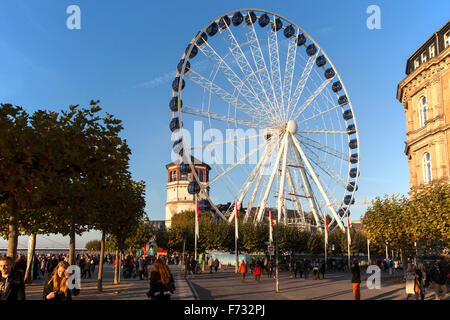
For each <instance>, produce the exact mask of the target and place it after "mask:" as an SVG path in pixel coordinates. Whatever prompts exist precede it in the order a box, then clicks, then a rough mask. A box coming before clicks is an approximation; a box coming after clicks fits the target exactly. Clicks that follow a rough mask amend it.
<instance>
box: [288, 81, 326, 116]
mask: <svg viewBox="0 0 450 320" xmlns="http://www.w3.org/2000/svg"><path fill="white" fill-rule="evenodd" d="M332 80H333V78H330V79H327V80H325V81H324V82H322V84H321V85H320V86H319V87H318V88H317V89H316V90H315V91H314V93H313V94H312V95H311V96H310V97H309V98H308V99H306V101H305V102H304V103H303V104H302V105H301V106H300V107H299V108H298V110H297V111H295V108H296V105H293V109H292V119H294V120H295V119H297V118H298V116H299V115H300V114H301V113H302V112H303V111H304V110H305V109H306V108H307V107H308V106H309V105H310V104H311V102H313V101H314V99H316V98H317V96H318V95H319V94H320V93H321V92H322V91H323V89H325V87H326V86H327V85H328V84H330V83H331V81H332Z"/></svg>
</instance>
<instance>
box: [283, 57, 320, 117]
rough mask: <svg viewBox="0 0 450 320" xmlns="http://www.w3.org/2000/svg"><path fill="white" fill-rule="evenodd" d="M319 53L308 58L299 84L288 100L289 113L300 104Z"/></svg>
mask: <svg viewBox="0 0 450 320" xmlns="http://www.w3.org/2000/svg"><path fill="white" fill-rule="evenodd" d="M318 54H319V53H318V52H317V53H316V54H315V55H312V56H310V57H309V58H308V61H307V63H306V66H305V68H304V69H303V72H302V75H301V76H300V79H299V80H298V82H297V86H296V87H295V90H294V93H293V94H292V97H291V98H290V99H289V101H288V107H287V110H288V115H290V114H291V108H292V109H294V108H295V106H296V105H297V104H298V101H299V100H300V97H301V95H302V93H303V90H304V89H305V85H306V82H307V81H308V79H309V76H310V75H311V71H312V69H313V66H314V62H315V61H316V58H317V55H318ZM289 119H291V118H289Z"/></svg>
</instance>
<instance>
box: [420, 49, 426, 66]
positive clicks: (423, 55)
mask: <svg viewBox="0 0 450 320" xmlns="http://www.w3.org/2000/svg"><path fill="white" fill-rule="evenodd" d="M421 57H422V63H425V62H427V52H426V51H425V52H423V53H422V55H421Z"/></svg>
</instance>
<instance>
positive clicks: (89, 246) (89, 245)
mask: <svg viewBox="0 0 450 320" xmlns="http://www.w3.org/2000/svg"><path fill="white" fill-rule="evenodd" d="M84 247H85V248H86V250H89V251H100V247H101V241H100V240H90V241H88V242H86V244H85V246H84Z"/></svg>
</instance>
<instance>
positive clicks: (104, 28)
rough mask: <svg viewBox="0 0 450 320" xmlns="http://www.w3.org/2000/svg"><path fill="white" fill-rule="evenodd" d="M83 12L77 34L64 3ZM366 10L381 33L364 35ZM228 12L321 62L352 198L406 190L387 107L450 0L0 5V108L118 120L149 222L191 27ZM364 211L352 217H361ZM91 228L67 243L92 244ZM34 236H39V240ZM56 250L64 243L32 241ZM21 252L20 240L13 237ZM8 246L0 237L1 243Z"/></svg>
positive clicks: (18, 0) (393, 107)
mask: <svg viewBox="0 0 450 320" xmlns="http://www.w3.org/2000/svg"><path fill="white" fill-rule="evenodd" d="M72 4H76V5H78V6H79V7H80V9H81V30H69V29H68V28H67V27H66V20H67V18H68V17H69V14H67V13H66V8H67V7H68V6H69V5H72ZM369 5H378V6H379V7H380V9H381V29H380V30H369V29H368V28H367V26H366V20H367V18H368V17H369V14H367V13H366V9H367V7H368V6H369ZM238 8H260V9H265V10H270V11H273V12H276V13H278V14H280V15H282V16H284V17H286V18H288V19H290V20H292V21H294V22H295V23H296V24H298V25H299V26H300V27H302V28H303V29H304V30H305V31H306V32H307V33H308V34H309V35H310V36H312V37H313V38H314V39H315V40H316V41H317V42H318V43H319V44H320V46H321V47H322V48H323V49H324V50H325V52H326V53H327V55H328V56H329V57H330V58H331V60H332V61H333V63H334V65H335V66H336V68H337V71H338V72H339V74H340V76H341V77H342V79H343V81H344V83H345V85H346V88H347V90H348V93H349V95H350V98H351V100H352V104H353V108H354V111H355V116H356V119H357V122H358V128H359V136H360V152H361V165H360V170H361V176H360V184H359V190H358V193H357V197H356V201H363V200H364V198H367V200H368V201H370V200H371V199H372V198H374V197H375V196H378V195H384V194H386V193H387V194H393V193H402V194H405V195H406V194H407V193H408V190H409V177H408V163H407V158H406V156H405V154H404V153H403V151H404V141H405V139H406V132H405V115H404V111H403V107H402V105H401V104H400V102H398V101H397V100H396V98H395V97H396V89H397V84H398V83H399V82H400V81H401V80H402V79H403V78H404V77H405V73H404V71H405V63H406V59H407V58H408V57H409V56H410V55H411V54H412V53H413V52H414V51H415V50H416V49H417V48H418V47H419V46H420V45H421V44H422V43H423V42H424V41H425V40H427V39H428V38H429V37H430V36H431V35H432V33H433V32H435V31H436V30H438V29H439V28H440V27H442V26H443V25H444V24H445V23H446V22H447V20H448V19H449V12H450V2H449V1H433V2H432V3H430V2H427V1H400V0H398V1H378V0H375V1H359V0H358V1H357V0H353V1H302V0H296V1H290V0H285V1H273V0H271V1H267V0H265V1H264V0H258V1H235V0H229V1H177V0H172V1H143V0H142V1H139V0H129V1H103V0H96V1H88V0H86V1H76V0H71V1H66V0H41V1H31V0H29V1H26V0H15V1H5V0H2V1H0V101H1V102H2V103H12V104H15V105H20V106H22V107H24V108H25V109H26V110H27V111H29V112H30V113H31V112H33V111H34V110H36V109H38V108H45V109H51V110H61V109H63V108H67V107H68V106H69V105H71V104H80V105H88V103H89V101H90V100H91V99H99V100H101V106H102V107H103V108H104V110H105V111H106V112H108V113H111V114H114V115H115V116H116V117H117V118H119V119H121V120H123V123H124V127H125V130H124V131H123V137H125V138H126V139H127V141H128V143H129V145H130V147H131V150H132V152H133V155H132V157H131V171H132V174H133V178H134V179H138V180H140V179H142V180H145V181H146V184H147V196H146V200H147V211H148V214H149V217H150V219H152V220H161V219H164V203H165V200H166V190H165V185H166V182H167V172H166V169H165V167H164V165H165V164H167V163H169V162H170V147H171V145H172V142H171V137H170V131H169V129H168V124H169V121H170V113H169V109H168V107H167V105H168V101H169V99H170V94H171V88H170V84H171V81H172V78H173V74H174V72H175V68H176V65H177V63H178V60H179V58H180V56H181V54H182V52H183V50H184V49H185V47H186V45H187V43H188V42H189V41H190V40H191V39H192V37H194V36H195V35H196V33H197V31H198V30H200V29H201V28H203V27H204V26H205V25H207V24H208V23H209V22H210V21H211V20H213V19H214V18H216V17H217V16H220V15H222V14H223V13H226V12H228V11H231V10H234V9H238ZM364 208H365V206H360V208H355V209H353V210H352V218H353V219H359V216H360V215H361V214H363V213H364ZM97 237H98V234H97V233H90V234H89V235H88V236H85V237H83V239H82V240H81V241H79V242H78V243H77V247H80V246H83V245H84V242H85V240H87V239H91V238H97ZM38 239H39V238H38ZM39 241H40V240H38V246H52V245H55V246H56V242H54V241H57V242H58V243H66V242H67V245H68V241H66V240H65V239H63V238H62V237H54V238H52V241H53V243H52V242H51V241H50V242H49V241H47V242H46V241H44V240H42V242H41V243H39ZM21 244H22V245H26V238H23V239H21ZM5 245H6V242H4V241H3V240H1V241H0V247H4V246H5Z"/></svg>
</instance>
